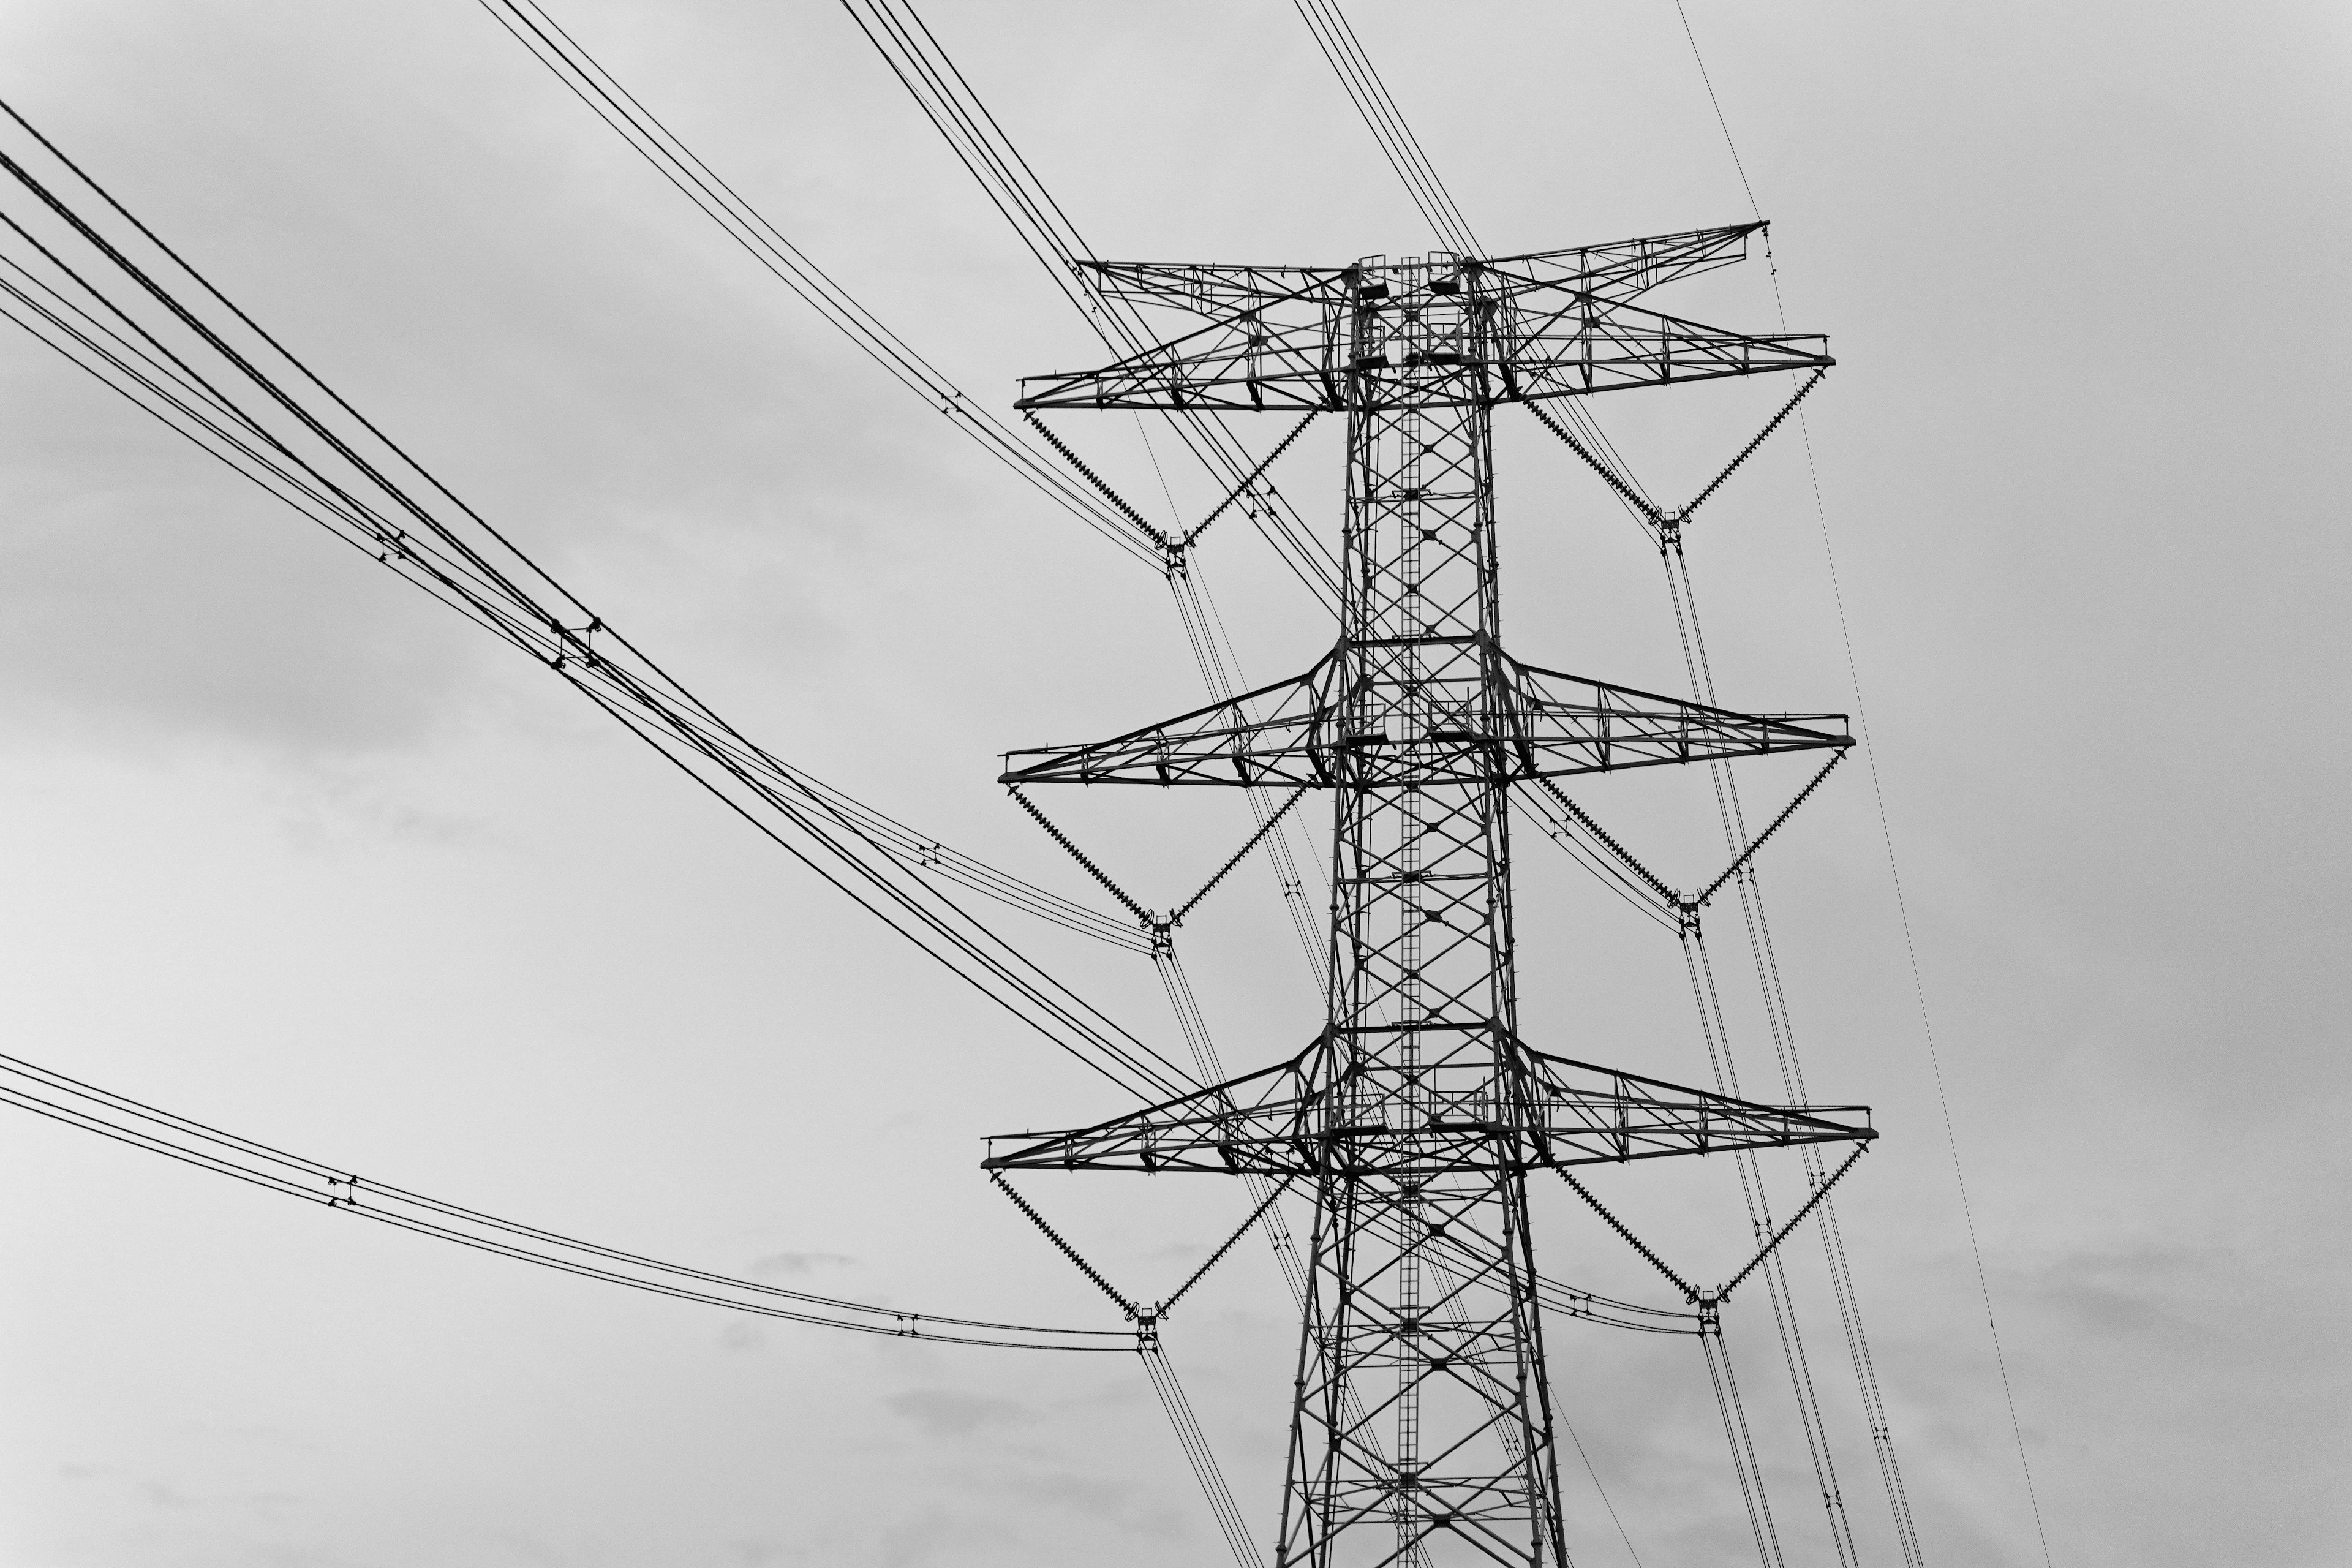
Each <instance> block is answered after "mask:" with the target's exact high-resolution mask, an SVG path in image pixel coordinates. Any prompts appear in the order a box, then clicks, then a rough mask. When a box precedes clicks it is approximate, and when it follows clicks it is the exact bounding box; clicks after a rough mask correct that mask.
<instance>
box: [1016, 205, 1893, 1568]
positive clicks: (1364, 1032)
mask: <svg viewBox="0 0 2352 1568" xmlns="http://www.w3.org/2000/svg"><path fill="white" fill-rule="evenodd" d="M1756 227H1758V226H1756V225H1739V226H1731V227H1726V228H1714V229H1704V230H1698V231H1695V232H1692V233H1687V234H1677V235H1666V236H1661V237H1653V238H1648V239H1637V240H1631V241H1626V242H1623V243H1622V244H1616V245H1608V246H1596V247H1585V248H1582V249H1577V250H1565V251H1554V252H1547V253H1544V254H1541V255H1536V256H1527V257H1517V258H1506V259H1501V260H1477V259H1470V258H1462V257H1458V256H1454V255H1452V254H1447V253H1433V254H1431V255H1430V256H1428V257H1426V258H1404V259H1402V260H1398V261H1394V262H1391V261H1389V260H1388V259H1386V258H1377V257H1376V258H1369V259H1367V260H1364V261H1360V262H1358V263H1357V264H1355V265H1354V266H1351V267H1340V268H1287V267H1192V266H1150V265H1134V264H1124V263H1110V264H1101V265H1100V266H1099V272H1100V275H1101V280H1102V283H1103V286H1104V288H1105V289H1106V290H1107V291H1108V292H1110V293H1112V294H1114V295H1116V296H1118V297H1121V298H1125V299H1128V300H1133V301H1135V302H1137V303H1138V304H1140V305H1147V306H1164V307H1171V308H1174V309H1176V310H1182V311H1184V312H1187V313H1188V314H1190V315H1191V316H1193V317H1196V318H1202V319H1204V320H1205V324H1203V325H1200V326H1197V327H1196V328H1194V329H1193V330H1192V331H1187V332H1184V333H1183V334H1181V335H1180V336H1176V337H1174V338H1171V340H1169V341H1168V342H1162V343H1161V344H1160V345H1159V346H1157V347H1154V348H1151V349H1149V350H1147V351H1144V352H1143V353H1139V354H1136V355H1133V356H1131V357H1129V358H1128V359H1126V360H1123V361H1121V362H1120V363H1117V364H1114V365H1111V366H1108V367H1107V368H1105V369H1101V370H1097V371H1090V372H1087V373H1084V374H1059V375H1052V376H1045V377H1037V378H1033V379H1031V380H1029V381H1026V382H1024V396H1023V398H1022V406H1023V407H1024V409H1035V408H1070V407H1086V408H1123V409H1170V410H1218V411H1254V410H1286V411H1289V412H1292V413H1298V412H1302V411H1304V412H1309V413H1311V412H1315V411H1319V410H1329V411H1331V412H1335V413H1343V414H1344V415H1345V416H1347V421H1348V450H1347V493H1346V518H1345V536H1344V540H1343V550H1342V558H1341V559H1342V566H1343V576H1344V581H1343V585H1342V586H1343V592H1342V602H1341V607H1340V616H1339V642H1338V645H1337V646H1336V647H1334V649H1333V650H1332V652H1331V653H1330V654H1329V655H1328V657H1327V658H1324V659H1323V660H1321V661H1320V662H1319V663H1318V664H1317V665H1316V666H1315V668H1313V669H1311V670H1309V671H1308V672H1307V674H1305V675H1303V676H1300V677H1298V678H1297V679H1294V680H1289V681H1285V682H1281V683H1279V684H1277V685H1276V686H1272V687H1267V688H1265V689H1262V690H1260V691H1256V692H1253V693H1250V694H1249V695H1247V696H1244V697H1242V698H1238V699H1235V700H1232V701H1228V702H1223V703H1218V704H1215V705H1213V706H1212V707H1209V708H1204V709H1201V710H1196V711H1194V712H1192V713H1188V714H1185V715H1182V716H1181V717H1179V718H1176V719H1172V720H1169V721H1165V722H1163V723H1160V724H1155V725H1151V726H1148V727H1146V728H1143V729H1139V730H1136V731H1129V733H1127V734H1124V735H1121V736H1118V737H1117V738H1115V739H1113V740H1109V741H1105V742H1097V743H1093V744H1087V745H1078V746H1065V747H1055V748H1049V749H1040V750H1031V751H1024V752H1013V753H1010V754H1008V756H1007V759H1006V771H1005V773H1004V774H1003V782H1005V783H1006V784H1010V785H1014V786H1020V785H1027V784H1072V783H1075V784H1163V785H1166V784H1222V785H1228V786H1243V787H1248V786H1255V785H1260V784H1288V785H1293V786H1301V787H1311V788H1320V789H1329V790H1332V791H1333V792H1334V793H1335V796H1336V809H1335V811H1334V814H1333V817H1334V826H1333V837H1332V858H1331V868H1332V878H1331V880H1332V888H1333V893H1332V909H1331V917H1330V929H1329V939H1328V940H1329V946H1328V974H1329V987H1328V994H1329V1006H1328V1016H1327V1018H1326V1022H1325V1026H1324V1028H1323V1029H1322V1031H1321V1033H1320V1034H1319V1035H1318V1037H1316V1039H1315V1040H1314V1041H1313V1042H1312V1043H1311V1044H1310V1045H1309V1046H1308V1047H1307V1048H1306V1050H1304V1051H1303V1052H1302V1053H1301V1054H1300V1055H1299V1056H1297V1058H1294V1059H1292V1060H1290V1061H1288V1062H1285V1063H1282V1064H1279V1065H1277V1066H1276V1067H1273V1068H1265V1069H1263V1070H1261V1071H1258V1072H1255V1073H1252V1074H1250V1075H1247V1076H1245V1077H1244V1078H1240V1079H1233V1080H1231V1081H1229V1082H1225V1083H1221V1084H1217V1085H1215V1086H1213V1087H1212V1088H1210V1089H1205V1090H1202V1091H1200V1092H1198V1093H1194V1094H1191V1095H1187V1096H1185V1097H1183V1098H1181V1099H1179V1100H1171V1101H1168V1102H1166V1103H1163V1104H1160V1105H1156V1106H1152V1107H1150V1108H1148V1109H1146V1110H1139V1111H1136V1112H1133V1113H1130V1114H1129V1115H1126V1116H1122V1117H1119V1118H1116V1119H1114V1120H1112V1121H1107V1122H1103V1123H1101V1124H1098V1125H1097V1126H1094V1127H1089V1128H1086V1129H1082V1130H1079V1131H1071V1132H1063V1133H1054V1134H1034V1133H1033V1134H1024V1135H1022V1136H1020V1137H1019V1138H1017V1139H1005V1140H999V1141H993V1142H992V1152H991V1157H990V1159H989V1160H988V1162H987V1163H988V1165H989V1167H990V1168H991V1169H992V1170H997V1171H1003V1170H1013V1169H1036V1168H1052V1169H1061V1170H1076V1169H1087V1170H1126V1171H1139V1170H1141V1171H1205V1172H1218V1173H1241V1174H1244V1175H1249V1176H1255V1177H1258V1178H1261V1179H1263V1178H1265V1177H1284V1178H1292V1179H1296V1180H1297V1181H1299V1182H1300V1183H1301V1184H1311V1185H1312V1189H1313V1192H1314V1194H1315V1223H1314V1233H1313V1241H1312V1245H1311V1248H1310V1257H1309V1265H1308V1271H1307V1272H1308V1280H1307V1298H1306V1302H1305V1309H1304V1319H1305V1321H1304V1324H1303V1328H1302V1332H1301V1336H1300V1348H1299V1362H1298V1378H1297V1388H1296V1395H1295V1400H1294V1404H1293V1409H1292V1419H1291V1431H1290V1443H1289V1458H1288V1469H1287V1475H1286V1481H1285V1490H1284V1495H1283V1508H1282V1520H1281V1525H1280V1529H1279V1536H1278V1541H1277V1548H1276V1563H1277V1565H1278V1568H1290V1565H1297V1568H1334V1565H1338V1564H1349V1565H1351V1568H1352V1565H1366V1568H1369V1565H1373V1564H1391V1563H1393V1564H1402V1565H1406V1568H1428V1565H1431V1564H1435V1563H1456V1562H1463V1563H1472V1562H1475V1563H1518V1564H1528V1565H1531V1568H1532V1565H1544V1568H1565V1565H1566V1563H1567V1562H1568V1557H1567V1548H1566V1541H1565V1536H1564V1533H1563V1530H1562V1524H1561V1516H1560V1494H1559V1470H1558V1464H1557V1461H1556V1458H1555V1454H1554V1449H1553V1419H1552V1413H1551V1405H1550V1394H1549V1384H1548V1382H1547V1378H1546V1371H1545V1360H1544V1344H1543V1331H1542V1322H1541V1314H1540V1305H1541V1302H1540V1298H1539V1289H1538V1287H1539V1283H1540V1281H1539V1276H1538V1273H1537V1270H1536V1266H1535V1256H1534V1242H1533V1238H1532V1237H1531V1235H1530V1231H1529V1227H1528V1195H1527V1176H1528V1173H1529V1172H1530V1171H1538V1170H1541V1169H1543V1168H1545V1167H1547V1166H1549V1167H1553V1168H1565V1167H1568V1166H1571V1165H1576V1164H1582V1163H1601V1162H1612V1163H1622V1162H1626V1161H1630V1160H1636V1159H1650V1158H1658V1157H1664V1156H1669V1155H1680V1154H1705V1153H1710V1152H1724V1151H1732V1150H1753V1149H1761V1148H1776V1147H1786V1146H1791V1145H1799V1144H1809V1143H1821V1142H1866V1141H1867V1140H1869V1139H1870V1138H1872V1137H1873V1136H1874V1133H1873V1132H1872V1131H1871V1130H1870V1128H1869V1125H1868V1115H1867V1111H1866V1110H1864V1109H1863V1108H1861V1107H1854V1106H1840V1107H1811V1106H1795V1107H1791V1106H1770V1105H1762V1104H1757V1103H1753V1102H1749V1101H1745V1100H1735V1099H1731V1098H1729V1097H1727V1096H1724V1095H1720V1094H1711V1093H1707V1092H1706V1091H1703V1090H1698V1089H1683V1088H1680V1087H1678V1086H1675V1085H1671V1084H1664V1083H1660V1082H1657V1081H1655V1080H1653V1079H1643V1078H1640V1077H1637V1076H1635V1075H1633V1074H1630V1073H1624V1072H1620V1071H1615V1070H1613V1069H1610V1068H1599V1067H1593V1066H1591V1065H1589V1064H1585V1063H1581V1062H1575V1061H1570V1060H1568V1059H1566V1058H1559V1057H1553V1056H1549V1055H1546V1054H1545V1053H1543V1052H1541V1051H1538V1050H1536V1049H1534V1048H1532V1047H1529V1046H1528V1045H1527V1044H1525V1043H1523V1042H1522V1041H1521V1039H1520V1037H1519V1035H1518V1029H1517V996H1516V991H1515V983H1514V972H1513V960H1514V938H1513V931H1512V921H1511V892H1510V862H1511V856H1510V842H1509V834H1508V816H1507V810H1506V806H1507V791H1508V789H1509V788H1510V787H1511V785H1512V784H1514V783H1515V782H1517V781H1522V780H1535V779H1545V778H1550V777H1554V776H1557V775H1561V774H1569V773H1591V772H1604V771H1615V770H1618V769H1623V768H1631V767H1644V766H1658V765H1664V764H1669V763H1692V762H1722V761H1728V760H1732V759H1737V758H1741V757H1748V756H1758V755H1762V754H1765V753H1768V752H1786V751H1801V750H1834V749H1837V748H1843V747H1844V746H1847V745H1849V744H1851V743H1852V742H1851V740H1850V738H1849V737H1848V736H1847V734H1846V732H1845V728H1844V722H1843V715H1835V714H1800V715H1770V716H1767V715H1756V714H1743V713H1734V712H1729V711H1727V710H1720V709H1715V708H1709V707H1706V706H1703V705H1701V704H1697V703H1695V702H1688V701H1683V700H1677V699H1674V698H1668V697H1661V696H1656V695H1654V694H1652V693H1647V692H1641V691H1635V690H1632V689H1627V688H1624V687H1620V686H1613V685H1610V684H1608V683H1605V682H1601V681H1596V680H1589V679H1582V678H1580V677H1575V676H1569V675H1563V674H1559V673H1558V672H1556V671H1549V670H1540V669H1536V668H1531V667H1529V666H1527V665H1525V664H1522V663H1520V662H1519V661H1518V660H1517V659H1514V658H1511V657H1510V656H1509V655H1508V654H1507V653H1506V652H1505V651H1504V649H1503V647H1502V643H1501V638H1500V625H1501V613H1500V601H1499V595H1498V591H1497V583H1498V571H1497V565H1496V536H1495V508H1494V474H1493V446H1492V437H1491V420H1492V416H1493V410H1494V409H1495V407H1496V405H1502V404H1507V403H1513V402H1528V401H1534V400H1539V399H1548V398H1555V397H1564V396H1575V395H1589V394H1592V393H1598V392H1605V391H1613V390H1620V389H1626V388H1631V387H1635V386H1655V385H1664V384H1675V383H1680V382H1685V381H1697V380H1707V379H1713V378H1717V377H1721V376H1730V375H1747V374H1758V373H1760V372H1767V371H1787V370H1819V369H1821V368H1823V367H1826V366H1827V365H1829V364H1830V363H1832V362H1831V360H1830V358H1829V356H1828V354H1827V353H1826V352H1825V342H1824V340H1822V339H1821V338H1819V337H1809V336H1793V335H1789V334H1780V335H1774V336H1756V335H1751V334H1743V333H1737V332H1731V331H1723V330H1720V329H1717V328H1713V327H1706V326H1703V325H1700V324H1698V323H1696V322H1692V321H1683V320H1680V319H1678V318H1675V317H1671V316H1665V315H1661V314H1659V313H1657V312H1655V311H1652V310H1645V309H1643V308H1642V307H1640V306H1637V305H1635V304H1634V303H1633V300H1635V299H1636V298H1637V297H1638V296H1640V295H1641V294H1643V292H1645V291H1646V290H1647V289H1651V288H1653V287H1654V286H1655V285H1657V284H1659V283H1662V282H1665V281H1667V280H1669V279H1675V278H1680V277H1687V276H1690V275H1692V274H1694V273H1696V272H1700V271H1705V270H1708V269H1711V268H1717V267H1720V266H1724V265H1727V264H1729V263H1730V262H1733V261H1737V260H1738V259H1739V258H1740V257H1741V256H1742V255H1744V253H1745V250H1746V246H1747V240H1748V235H1749V234H1750V233H1752V232H1753V231H1754V230H1755V228H1756ZM1008 1145H1009V1146H1008ZM1000 1147H1003V1149H1004V1152H1002V1153H999V1152H995V1151H996V1150H997V1149H998V1148H1000Z"/></svg>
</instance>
